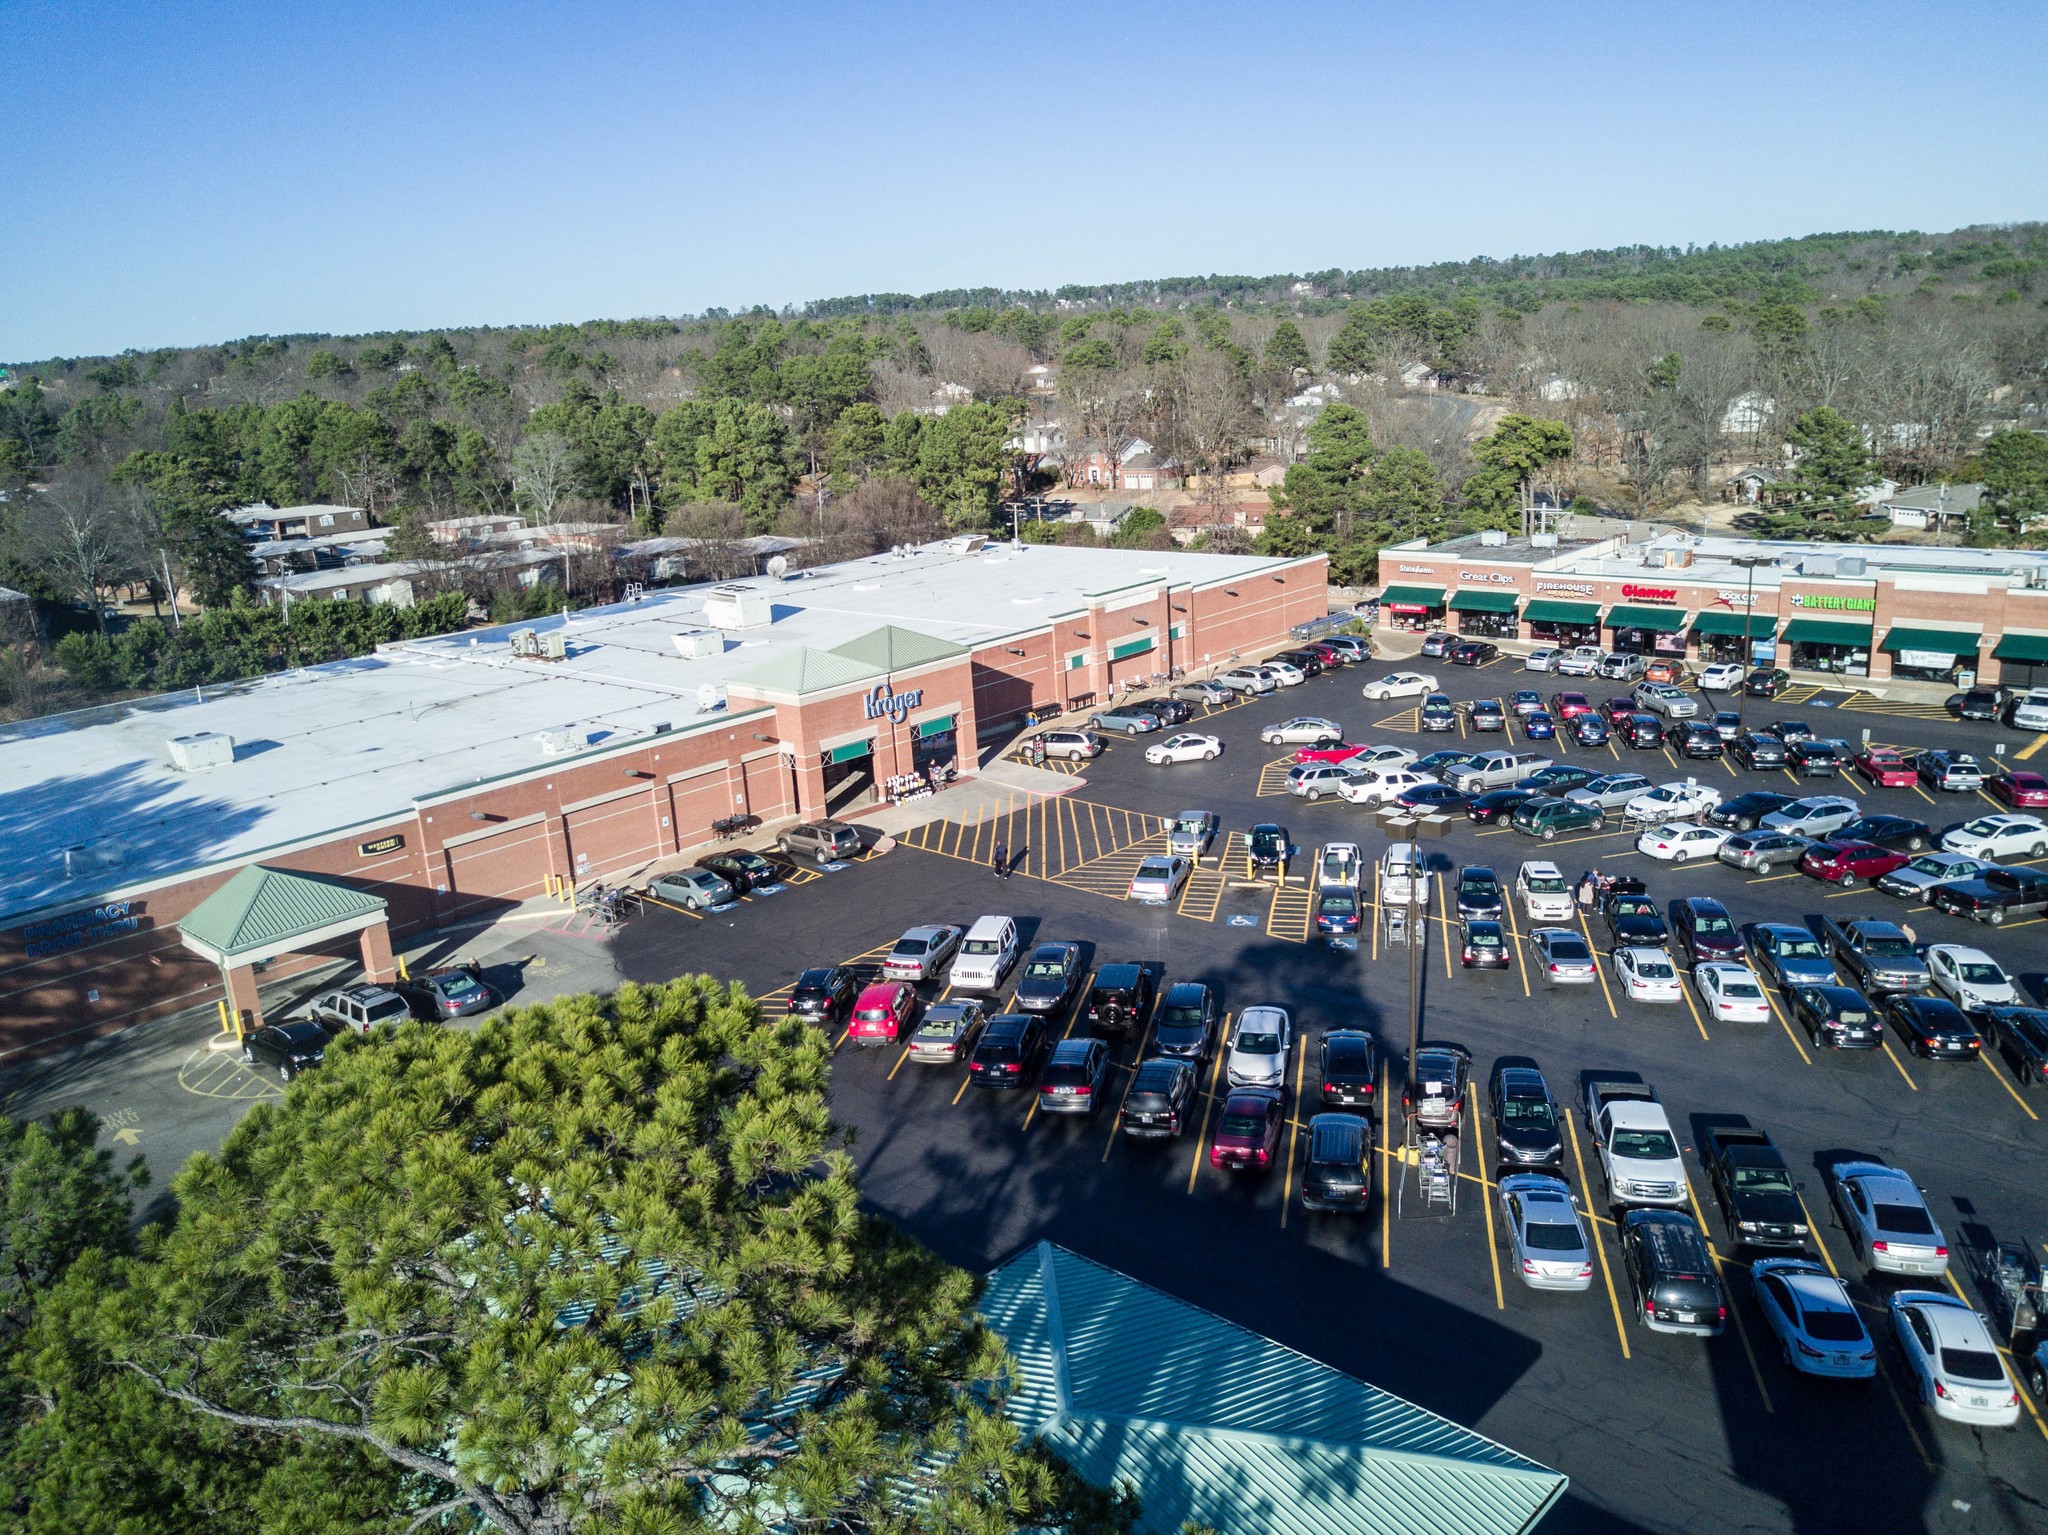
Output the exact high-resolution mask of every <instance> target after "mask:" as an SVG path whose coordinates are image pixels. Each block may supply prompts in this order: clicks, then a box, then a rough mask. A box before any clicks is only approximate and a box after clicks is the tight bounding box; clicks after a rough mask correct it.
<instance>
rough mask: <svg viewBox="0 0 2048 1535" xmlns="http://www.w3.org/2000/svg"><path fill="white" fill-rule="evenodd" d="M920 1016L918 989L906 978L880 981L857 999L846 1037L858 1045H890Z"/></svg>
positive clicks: (863, 991) (862, 992)
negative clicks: (904, 979)
mask: <svg viewBox="0 0 2048 1535" xmlns="http://www.w3.org/2000/svg"><path fill="white" fill-rule="evenodd" d="M916 1015H917V991H916V988H914V987H912V986H911V985H909V984H908V983H907V982H904V981H877V982H876V983H875V984H874V985H872V986H868V987H865V988H863V989H862V991H861V994H860V995H859V996H858V997H857V998H855V999H854V1003H853V1021H852V1022H851V1023H849V1024H848V1025H847V1026H846V1036H847V1038H848V1039H850V1040H852V1041H853V1043H854V1044H856V1045H889V1044H894V1043H895V1042H896V1039H897V1036H899V1035H901V1034H903V1033H905V1032H906V1031H907V1030H908V1028H909V1027H910V1025H911V1023H912V1022H913V1021H914V1020H915V1018H916Z"/></svg>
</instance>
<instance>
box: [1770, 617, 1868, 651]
mask: <svg viewBox="0 0 2048 1535" xmlns="http://www.w3.org/2000/svg"><path fill="white" fill-rule="evenodd" d="M1874 632H1875V631H1874V630H1873V629H1872V628H1871V626H1870V625H1869V624H1855V623H1849V622H1846V621H1845V620H1842V619H1838V618H1795V619H1793V620H1792V622H1791V623H1789V624H1787V625H1785V632H1784V633H1783V634H1782V635H1780V636H1779V638H1780V639H1782V640H1783V641H1784V642H1785V643H1786V644H1788V645H1848V646H1852V647H1855V648H1858V649H1862V650H1868V649H1869V648H1870V637H1871V635H1872V634H1873V633H1874Z"/></svg>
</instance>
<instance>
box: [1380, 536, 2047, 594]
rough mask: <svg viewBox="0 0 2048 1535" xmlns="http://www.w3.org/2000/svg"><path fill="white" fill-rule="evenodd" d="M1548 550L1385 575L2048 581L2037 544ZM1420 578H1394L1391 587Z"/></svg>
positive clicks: (1497, 553) (1462, 555)
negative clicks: (1684, 553)
mask: <svg viewBox="0 0 2048 1535" xmlns="http://www.w3.org/2000/svg"><path fill="white" fill-rule="evenodd" d="M1671 549H1684V550H1690V551H1691V553H1692V562H1691V563H1690V564H1689V565H1665V564H1663V563H1662V562H1661V559H1655V558H1653V559H1650V560H1648V561H1646V559H1645V556H1646V555H1649V556H1661V555H1662V554H1663V553H1664V551H1666V550H1671ZM1542 553H1543V551H1542V550H1531V549H1530V548H1529V547H1528V545H1527V543H1526V542H1524V541H1523V540H1520V539H1517V540H1514V541H1513V542H1512V543H1511V544H1510V545H1508V546H1490V545H1485V544H1481V543H1480V542H1479V541H1478V540H1477V539H1476V538H1472V537H1470V536H1469V535H1468V536H1465V537H1461V538H1456V539H1451V540H1447V541H1446V542H1445V543H1441V544H1432V545H1430V546H1429V547H1428V548H1426V549H1407V550H1388V551H1384V552H1383V553H1382V556H1381V566H1382V571H1383V573H1384V571H1385V568H1386V567H1387V565H1388V564H1389V556H1392V557H1394V558H1395V559H1398V558H1399V557H1402V556H1405V555H1415V554H1427V555H1433V556H1439V557H1441V556H1444V555H1454V556H1456V557H1457V558H1458V559H1460V560H1466V561H1470V562H1472V563H1474V564H1484V563H1511V564H1515V565H1521V566H1531V565H1533V566H1536V567H1537V568H1536V574H1537V576H1538V577H1539V578H1540V577H1542V576H1546V575H1549V576H1555V575H1559V574H1562V573H1565V572H1571V573H1574V574H1578V575H1589V576H1593V575H1597V576H1615V577H1629V578H1635V579H1638V580H1642V581H1643V582H1644V584H1645V585H1651V584H1655V582H1656V581H1657V580H1665V581H1674V582H1684V581H1710V582H1718V583H1721V584H1729V583H1732V584H1734V585H1736V586H1741V585H1744V584H1745V583H1747V582H1748V581H1749V579H1750V577H1749V573H1748V572H1747V571H1745V570H1744V569H1743V568H1742V567H1741V566H1739V565H1737V564H1735V563H1734V562H1735V561H1736V560H1737V559H1755V558H1757V557H1759V556H1761V557H1763V558H1765V559H1767V560H1771V561H1773V563H1771V564H1768V565H1759V566H1757V568H1756V577H1755V584H1756V585H1757V587H1759V588H1760V589H1763V590H1769V589H1771V588H1773V587H1775V586H1777V585H1778V583H1779V582H1780V581H1782V580H1784V579H1785V578H1787V577H1792V578H1795V579H1796V578H1801V577H1816V576H1818V577H1822V578H1827V577H1830V576H1833V577H1837V578H1839V579H1842V580H1852V581H1853V580H1866V581H1867V580H1873V579H1876V578H1877V577H1879V576H1883V575H1898V574H1904V573H1907V572H1916V573H1920V574H1941V575H1955V576H1977V577H1982V578H1985V579H1990V580H1999V579H2010V580H2012V581H2014V582H2017V583H2019V584H2022V585H2024V584H2025V583H2026V582H2027V580H2028V578H2029V576H2030V575H2031V574H2033V573H2035V572H2040V573H2041V575H2040V576H2039V577H2037V579H2040V580H2042V581H2044V582H2048V553H2043V552H2041V551H2039V550H2031V549H1964V548H1940V547H1935V546H1933V545H1927V544H1827V543H1795V542H1791V541H1772V540H1765V539H1760V538H1725V537H1719V536H1709V537H1704V538H1703V537H1700V536H1699V535H1697V534H1691V533H1660V534H1658V535H1657V536H1656V537H1654V538H1651V539H1649V540H1647V541H1638V542H1635V543H1628V542H1624V541H1623V540H1622V539H1620V538H1611V539H1605V540H1602V541H1601V542H1599V543H1595V544H1591V545H1587V544H1583V543H1581V544H1579V545H1578V546H1577V547H1571V546H1569V545H1568V546H1566V547H1564V548H1561V549H1559V550H1558V551H1557V552H1556V553H1555V554H1554V555H1553V556H1552V557H1551V558H1549V559H1544V560H1539V559H1538V558H1537V556H1540V555H1541V554H1542ZM1843 560H1861V561H1862V562H1863V570H1862V573H1861V574H1860V575H1849V574H1847V573H1844V572H1842V571H1841V569H1840V564H1841V562H1842V561H1843ZM1413 579H1415V578H1414V577H1413V576H1395V577H1390V578H1389V584H1390V585H1398V584H1399V583H1400V582H1401V581H1403V580H1413Z"/></svg>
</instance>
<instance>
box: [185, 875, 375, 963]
mask: <svg viewBox="0 0 2048 1535" xmlns="http://www.w3.org/2000/svg"><path fill="white" fill-rule="evenodd" d="M383 916H384V901H383V900H382V898H380V897H378V896H374V895H370V894H368V893H366V892H364V891H361V890H357V889H355V888H354V887H352V886H349V885H344V884H342V883H340V882H339V881H338V880H331V879H323V878H321V877H320V876H319V875H316V874H288V873H286V872H285V871H284V870H282V869H266V868H264V867H263V866H262V865H261V864H253V865H251V866H250V867H249V868H246V869H244V870H242V872H241V873H239V874H237V875H236V876H235V877H234V878H233V879H231V880H229V881H228V882H227V883H226V884H225V885H222V886H221V887H220V889H218V890H216V891H214V893H213V894H212V895H210V896H208V897H207V898H206V899H205V900H203V901H201V902H200V903H199V904H198V905H197V906H196V907H194V908H193V909H192V912H191V914H190V915H188V916H187V917H186V918H185V920H184V921H182V922H180V923H179V924H178V932H179V934H180V935H181V936H183V937H185V938H188V939H191V940H194V941H195V942H197V943H200V944H202V945H204V946H205V947H206V948H207V949H210V950H212V951H213V952H214V953H215V954H216V955H218V956H219V957H220V958H221V959H223V960H232V959H235V958H238V957H240V956H243V955H254V954H261V952H262V951H263V950H265V949H270V950H275V951H278V952H282V951H283V948H284V946H286V945H289V944H290V943H291V941H292V940H293V939H296V938H303V937H305V936H306V935H307V934H309V933H325V932H330V931H331V930H333V929H335V928H337V927H339V928H342V929H344V930H346V928H347V927H348V925H349V924H350V923H353V924H355V925H356V926H358V927H368V926H369V925H370V924H371V923H372V922H377V921H381V920H382V918H383Z"/></svg>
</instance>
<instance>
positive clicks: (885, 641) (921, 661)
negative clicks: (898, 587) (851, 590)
mask: <svg viewBox="0 0 2048 1535" xmlns="http://www.w3.org/2000/svg"><path fill="white" fill-rule="evenodd" d="M830 654H832V655H835V656H844V657H845V658H846V659H847V660H849V661H853V662H857V663H858V664H860V665H862V666H872V667H874V668H875V669H876V670H877V671H884V672H901V671H908V670H909V669H910V668H911V667H913V666H929V665H931V664H932V663H933V662H935V661H951V660H953V659H955V658H956V657H959V656H964V655H966V654H967V648H966V647H965V646H964V645H955V644H954V643H953V642H952V641H951V640H941V639H934V638H933V637H932V636H931V635H929V634H919V633H918V632H917V631H916V630H915V629H899V628H897V627H896V626H895V625H894V624H884V625H883V626H882V627H881V628H879V629H875V630H872V631H870V632H869V633H867V634H863V635H862V636H861V637H860V638H859V639H857V640H848V641H847V642H846V643H845V644H844V645H834V646H833V647H832V649H831V651H830Z"/></svg>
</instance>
